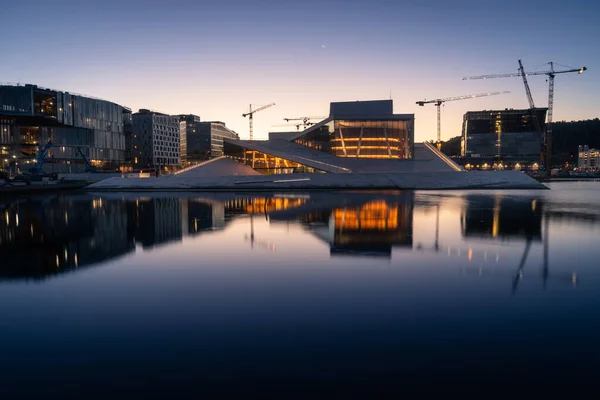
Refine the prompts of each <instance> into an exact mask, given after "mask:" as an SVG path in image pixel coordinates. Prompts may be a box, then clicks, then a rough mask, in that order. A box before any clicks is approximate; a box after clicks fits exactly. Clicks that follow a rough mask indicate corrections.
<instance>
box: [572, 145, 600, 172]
mask: <svg viewBox="0 0 600 400" xmlns="http://www.w3.org/2000/svg"><path fill="white" fill-rule="evenodd" d="M578 153H579V157H578V159H577V167H578V168H579V169H581V170H584V171H598V170H599V169H600V150H598V149H590V147H589V146H587V145H584V146H581V145H580V146H579V152H578Z"/></svg>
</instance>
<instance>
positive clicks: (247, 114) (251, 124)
mask: <svg viewBox="0 0 600 400" xmlns="http://www.w3.org/2000/svg"><path fill="white" fill-rule="evenodd" d="M274 105H275V103H271V104H267V105H266V106H262V107H259V108H257V109H255V110H253V109H252V104H250V111H249V112H247V113H244V114H242V117H244V118H245V117H246V116H248V120H249V122H250V140H254V135H253V132H252V128H253V120H254V118H253V116H254V113H256V112H259V111H262V110H264V109H266V108H269V107H272V106H274Z"/></svg>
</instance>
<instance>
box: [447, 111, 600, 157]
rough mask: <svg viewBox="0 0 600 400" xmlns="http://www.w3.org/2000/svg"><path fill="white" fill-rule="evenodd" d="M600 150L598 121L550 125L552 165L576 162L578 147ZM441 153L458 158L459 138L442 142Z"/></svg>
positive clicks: (560, 122)
mask: <svg viewBox="0 0 600 400" xmlns="http://www.w3.org/2000/svg"><path fill="white" fill-rule="evenodd" d="M580 144H581V145H586V144H587V145H588V146H590V148H595V149H600V119H598V118H594V119H587V120H583V121H569V122H567V121H559V122H554V123H553V124H552V163H553V164H555V165H558V164H561V165H562V164H564V163H566V162H571V163H574V162H577V152H578V146H579V145H580ZM442 152H443V153H444V154H446V155H448V156H451V157H452V156H460V136H456V137H453V138H452V139H449V140H447V141H446V142H442Z"/></svg>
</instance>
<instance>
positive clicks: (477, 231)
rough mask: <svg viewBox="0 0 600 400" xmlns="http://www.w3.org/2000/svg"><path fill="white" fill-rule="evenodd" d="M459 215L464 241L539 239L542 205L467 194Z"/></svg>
mask: <svg viewBox="0 0 600 400" xmlns="http://www.w3.org/2000/svg"><path fill="white" fill-rule="evenodd" d="M465 200H466V206H465V209H464V210H463V212H462V215H461V229H462V235H463V236H464V237H465V238H488V239H509V238H511V237H513V238H524V239H531V240H535V241H539V240H541V239H542V213H543V210H542V208H543V204H542V202H541V200H540V199H537V198H528V197H526V198H521V197H518V198H509V197H501V196H489V195H467V196H465Z"/></svg>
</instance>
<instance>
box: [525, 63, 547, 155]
mask: <svg viewBox="0 0 600 400" xmlns="http://www.w3.org/2000/svg"><path fill="white" fill-rule="evenodd" d="M519 73H520V74H521V77H522V78H523V84H524V85H525V94H527V101H528V102H529V116H530V117H531V120H532V121H533V126H534V128H535V131H536V132H537V135H538V140H539V141H540V143H544V134H543V133H542V124H540V121H539V119H538V116H537V113H536V111H535V104H534V103H533V96H532V95H531V90H530V89H529V83H528V82H527V74H526V73H525V69H524V68H523V63H522V62H521V60H519ZM541 150H542V152H541V157H540V160H541V161H542V162H544V161H545V152H544V146H542V149H541Z"/></svg>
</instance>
